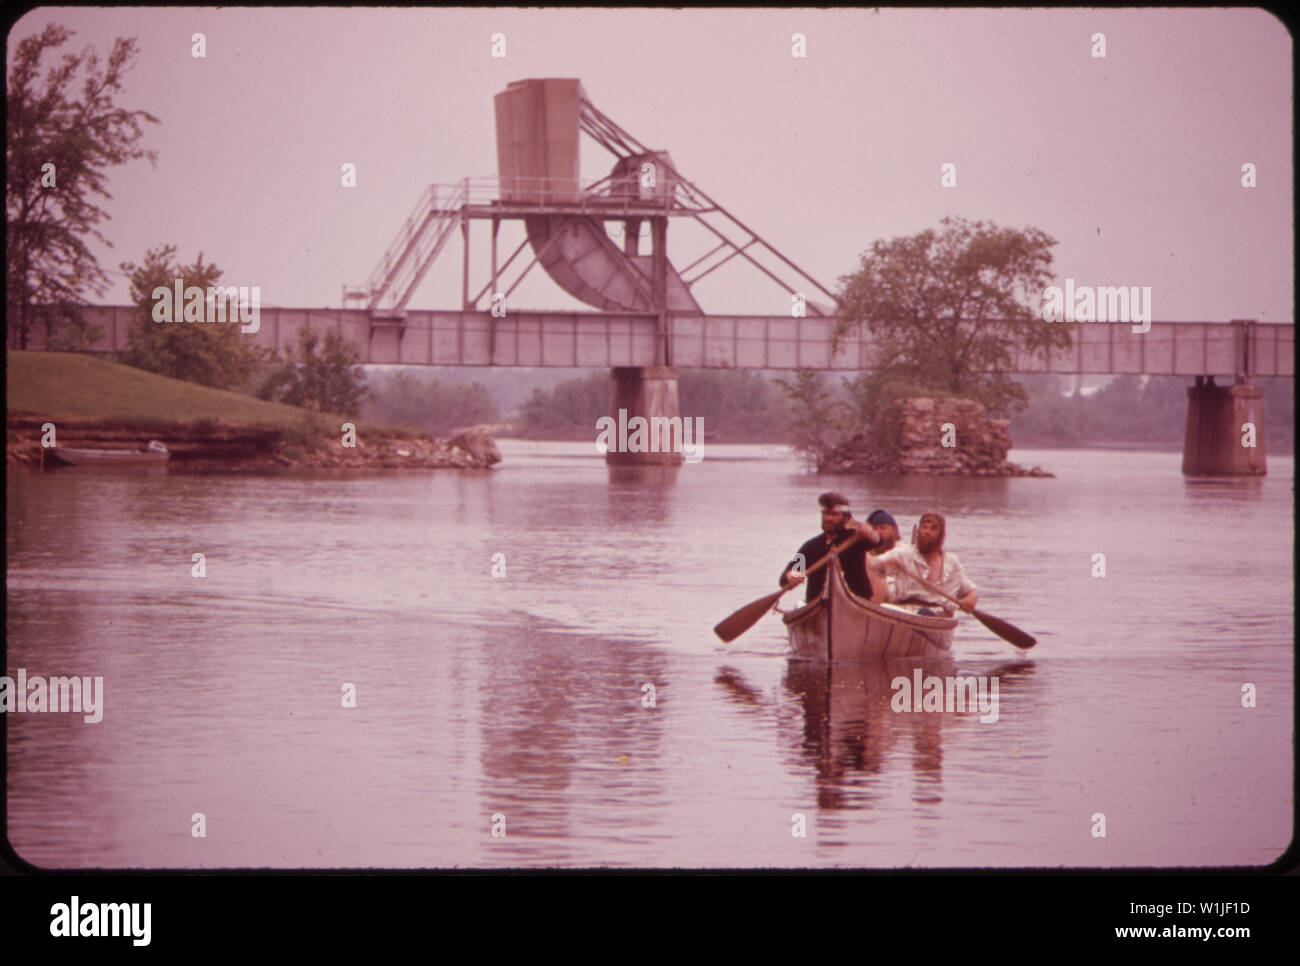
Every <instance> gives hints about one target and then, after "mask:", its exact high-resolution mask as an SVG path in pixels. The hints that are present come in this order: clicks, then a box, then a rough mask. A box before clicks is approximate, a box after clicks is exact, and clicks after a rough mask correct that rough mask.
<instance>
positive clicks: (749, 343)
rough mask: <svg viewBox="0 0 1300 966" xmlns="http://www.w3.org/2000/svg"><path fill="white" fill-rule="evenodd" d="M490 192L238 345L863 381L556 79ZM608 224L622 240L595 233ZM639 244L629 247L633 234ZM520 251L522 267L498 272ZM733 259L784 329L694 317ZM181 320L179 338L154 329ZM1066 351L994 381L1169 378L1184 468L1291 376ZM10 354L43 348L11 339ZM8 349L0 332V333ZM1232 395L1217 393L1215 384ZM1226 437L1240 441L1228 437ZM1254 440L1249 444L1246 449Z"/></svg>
mask: <svg viewBox="0 0 1300 966" xmlns="http://www.w3.org/2000/svg"><path fill="white" fill-rule="evenodd" d="M494 107H495V114H496V140H497V160H498V174H499V177H498V178H493V179H470V178H466V179H462V180H461V181H459V182H456V183H455V184H450V185H447V184H433V185H430V186H429V187H428V188H426V189H425V191H424V192H423V193H422V194H421V197H420V199H419V201H418V202H417V204H416V206H415V209H414V210H413V211H412V212H411V214H410V216H409V217H408V218H407V219H406V221H405V222H404V223H403V225H402V226H401V228H400V229H399V230H398V232H397V235H396V237H395V238H394V240H393V242H392V243H391V244H390V245H389V247H388V249H387V251H386V252H385V253H384V254H383V256H382V257H381V258H380V260H379V262H378V263H377V264H376V266H375V268H374V270H373V271H372V272H371V274H370V277H369V279H368V280H367V282H366V284H365V285H362V286H356V287H348V286H345V287H344V290H343V299H342V302H343V307H341V308H337V309H335V308H327V309H308V308H287V307H273V306H260V307H259V309H258V311H257V322H256V329H255V330H254V327H253V325H252V324H249V325H248V326H246V327H245V330H246V334H245V335H244V336H243V338H246V339H249V340H250V341H252V342H254V343H255V344H258V345H263V346H267V347H271V348H276V349H280V348H286V347H289V346H292V345H294V344H296V342H297V336H298V332H299V331H301V330H302V329H304V328H307V329H312V330H317V331H320V330H328V329H332V330H334V331H337V332H338V333H340V334H341V335H342V336H344V337H345V338H347V339H348V340H350V341H351V342H353V343H354V344H355V345H356V346H357V347H358V349H359V351H360V358H361V360H362V361H363V362H365V363H369V364H401V365H427V366H557V367H566V368H569V367H609V368H610V369H611V370H613V375H614V379H613V397H614V398H613V402H612V404H611V410H612V411H614V412H618V411H619V410H620V409H626V410H627V411H628V412H629V413H630V414H633V415H642V416H647V417H649V416H666V417H669V418H671V417H675V416H678V415H679V408H678V402H677V377H676V368H677V367H683V366H685V367H699V368H753V369H796V368H811V369H822V370H832V371H846V372H852V371H860V370H864V369H870V368H871V367H872V365H873V362H872V360H873V345H872V342H871V337H870V334H869V333H868V332H861V331H860V332H857V333H854V334H851V335H849V336H848V337H847V338H845V339H843V340H842V341H841V342H840V343H839V344H838V345H836V344H834V343H833V341H832V337H831V336H832V332H833V331H834V328H835V324H836V322H837V318H836V312H837V311H838V309H839V302H838V298H837V296H836V295H835V293H833V292H832V291H830V290H829V289H827V288H826V287H825V286H823V285H822V284H821V283H820V282H818V281H817V280H816V279H815V278H814V277H813V276H811V275H810V274H809V273H808V272H806V271H804V270H803V269H802V268H800V267H799V266H798V265H796V264H795V263H794V262H793V261H791V260H790V259H789V258H787V257H786V256H785V255H783V254H782V253H781V252H780V251H778V250H777V249H776V248H775V247H774V246H773V245H771V244H770V243H769V242H768V241H767V240H766V239H764V238H762V237H761V236H760V235H759V234H758V233H757V232H755V231H754V230H753V229H751V228H749V227H748V226H747V225H746V224H744V223H743V222H741V221H740V220H739V219H738V218H737V217H735V216H734V215H733V214H732V213H731V212H729V211H727V210H726V209H725V208H724V207H723V206H722V205H721V204H720V203H719V202H717V201H716V200H715V199H714V198H712V197H710V196H709V195H708V194H707V193H706V192H705V191H704V190H703V189H702V188H700V187H699V186H698V185H696V184H694V183H692V182H691V181H690V180H689V179H687V178H686V177H685V176H684V175H683V174H682V173H681V171H680V170H678V168H677V167H676V166H675V165H674V164H673V162H672V158H671V157H670V155H669V154H668V152H667V151H659V150H652V149H650V148H648V147H647V146H646V145H645V144H643V143H642V142H640V141H639V140H637V139H636V138H635V137H633V136H632V135H631V134H630V133H629V132H628V131H626V130H625V129H624V128H622V127H621V126H619V125H618V124H617V123H616V122H615V121H614V120H613V119H612V118H610V117H608V116H607V115H605V114H604V113H602V112H601V111H600V110H599V109H597V108H596V106H595V105H594V104H593V103H592V101H591V100H590V98H589V97H588V96H587V94H586V92H585V91H584V90H583V87H582V85H581V83H580V82H579V81H578V80H576V79H573V78H548V79H541V80H525V81H516V82H514V83H511V84H510V85H508V86H507V88H506V90H504V91H502V92H501V93H499V94H497V95H496V96H495V98H494ZM584 134H585V135H587V136H588V137H589V138H591V139H592V140H594V141H595V142H596V143H597V144H599V145H600V146H601V147H602V148H604V149H606V150H607V151H609V152H610V153H611V154H613V155H614V157H615V163H614V165H613V169H612V170H611V171H610V173H609V174H608V175H606V176H605V177H603V178H600V179H599V180H597V181H594V182H590V183H585V184H584V183H583V182H582V180H581V178H580V172H579V163H578V160H579V141H580V135H584ZM670 220H678V221H681V222H685V223H688V224H690V225H692V226H694V227H695V228H696V229H697V230H699V229H702V230H703V231H704V232H705V234H706V237H707V238H708V239H709V241H710V242H711V243H712V247H711V248H709V250H708V251H706V252H704V253H703V254H701V255H700V256H699V257H697V258H695V259H693V260H692V261H691V262H690V263H689V264H687V265H685V266H683V267H681V268H678V267H677V265H676V264H675V263H674V262H673V261H672V260H671V259H670V258H669V256H668V250H667V236H668V225H669V222H670ZM506 221H518V222H521V223H522V224H523V226H524V236H525V237H524V239H523V241H521V242H520V243H519V245H518V246H517V247H516V248H515V249H514V251H513V252H512V253H511V254H510V255H509V257H508V258H506V259H505V260H504V262H503V261H502V260H501V258H500V252H499V250H498V249H499V235H500V228H501V225H502V223H503V222H506ZM475 222H486V223H488V224H489V225H490V250H489V252H488V253H487V254H488V257H487V262H488V274H487V277H486V279H484V280H482V282H481V284H475V285H472V284H471V271H470V266H471V259H470V253H471V225H472V224H473V223H475ZM611 224H612V225H614V226H616V227H618V228H621V232H620V237H621V239H622V244H621V245H620V244H619V243H618V242H617V241H616V240H615V238H614V237H612V236H611V233H610V232H609V231H608V230H607V226H610V225H611ZM643 225H646V226H648V227H649V229H650V234H649V238H648V241H649V243H650V245H649V249H650V250H649V251H648V252H642V251H641V250H640V244H641V241H642V237H641V228H642V226H643ZM457 232H459V234H460V236H461V241H462V245H461V249H462V252H463V258H462V265H461V289H462V291H461V305H460V307H459V308H458V309H455V310H418V309H410V308H409V307H408V306H409V303H410V301H411V298H412V296H413V295H414V293H415V292H416V290H417V289H418V288H419V286H420V284H421V282H422V281H423V280H424V278H425V277H426V275H427V274H428V272H429V270H430V269H431V268H432V266H433V265H434V263H435V262H436V261H437V259H438V258H439V256H440V255H441V254H442V253H443V251H444V250H445V249H446V248H447V245H448V242H449V241H450V239H451V238H453V237H454V236H455V234H457ZM525 248H530V249H531V252H532V257H531V259H528V260H526V262H525V263H523V264H522V265H521V266H515V262H516V259H517V258H518V256H519V255H520V254H522V252H523V251H524V249H525ZM735 259H739V260H740V261H739V262H738V264H747V265H748V266H749V267H750V268H752V269H754V270H756V271H758V272H759V273H761V274H762V275H763V276H765V277H766V278H767V279H768V280H769V281H770V282H773V283H775V284H776V285H777V286H779V287H780V288H781V289H783V290H784V291H785V293H786V295H787V296H788V297H789V299H790V304H791V306H792V308H791V311H790V313H789V314H786V315H762V316H755V315H728V314H715V313H706V312H705V311H704V310H703V309H702V308H701V307H700V305H699V303H698V301H697V300H696V298H695V296H694V294H693V292H692V289H693V287H694V286H695V284H696V283H698V282H699V281H700V280H701V279H703V278H705V277H707V276H708V275H710V274H712V273H713V272H715V271H716V270H718V269H720V268H722V267H723V266H724V265H726V264H728V263H729V262H732V261H733V260H735ZM539 264H540V265H541V266H542V269H543V271H544V272H545V273H546V274H547V275H548V276H549V277H550V278H551V280H552V281H554V282H555V283H556V284H557V285H558V286H559V287H560V288H561V289H563V290H564V291H565V292H567V293H568V294H569V295H571V296H573V297H574V298H575V299H577V300H578V301H579V302H581V303H583V304H585V305H588V306H590V307H591V308H592V309H594V310H595V311H580V312H556V311H538V310H533V309H529V308H527V307H522V306H518V305H515V304H514V303H513V302H512V301H511V296H512V295H513V293H514V292H515V291H516V289H517V288H518V286H519V284H520V283H521V282H522V281H523V279H524V278H525V277H526V276H527V275H528V273H529V272H530V271H531V270H532V268H533V267H534V266H536V265H539ZM82 311H83V316H84V319H85V321H86V322H89V323H92V324H95V325H99V326H101V327H102V329H103V333H104V334H103V338H101V339H100V340H99V341H98V342H97V343H95V344H94V345H93V346H91V350H92V351H102V352H110V351H117V350H120V349H123V348H125V346H126V333H127V329H128V327H129V325H130V323H131V319H132V318H133V317H134V315H135V313H136V312H137V311H138V310H137V309H136V308H134V307H132V306H88V307H85V308H84V309H83V310H82ZM166 324H185V323H166ZM1043 324H1045V325H1047V324H1052V325H1067V326H1069V327H1070V329H1071V332H1072V334H1073V336H1074V339H1073V345H1072V346H1071V347H1070V348H1069V349H1063V350H1057V351H1053V352H1051V353H1049V354H1046V355H1036V354H1031V353H1026V352H1021V353H1019V354H1017V355H1016V356H1015V358H1014V360H1013V364H1012V366H1011V367H1010V369H1009V371H1011V372H1015V373H1023V374H1030V373H1060V374H1068V375H1083V374H1098V375H1114V374H1125V373H1130V374H1142V375H1184V376H1192V377H1195V379H1196V385H1195V386H1193V387H1192V388H1190V389H1189V413H1188V437H1187V439H1188V442H1187V448H1186V449H1185V453H1184V466H1183V468H1184V471H1185V472H1188V473H1232V474H1238V473H1248V474H1262V473H1263V472H1264V455H1263V449H1262V446H1259V447H1252V448H1250V449H1249V451H1248V452H1246V453H1243V452H1242V450H1243V449H1244V447H1242V446H1239V445H1236V443H1235V441H1236V440H1237V438H1238V434H1239V433H1240V429H1239V427H1240V426H1241V425H1242V423H1243V422H1253V423H1254V424H1255V425H1256V427H1258V426H1259V419H1260V416H1261V414H1260V412H1259V391H1258V389H1257V388H1256V387H1254V385H1253V383H1252V380H1253V379H1254V378H1256V377H1261V376H1290V377H1293V376H1294V342H1295V334H1294V325H1291V324H1284V325H1279V324H1258V323H1256V322H1254V321H1248V320H1240V321H1233V322H1231V323H1214V322H1173V321H1164V322H1152V323H1151V324H1150V328H1149V330H1148V331H1146V332H1134V331H1133V326H1132V325H1130V324H1128V323H1115V322H1109V323H1103V322H1087V323H1070V322H1053V323H1047V322H1044V323H1043ZM24 341H25V344H26V347H27V348H43V344H42V343H41V339H40V336H39V333H37V332H32V333H28V335H27V338H26V339H25V340H24ZM9 343H10V345H11V346H12V345H14V344H15V339H14V334H13V332H12V331H11V332H10V336H9ZM1216 377H1223V378H1228V379H1231V380H1232V381H1233V385H1230V386H1217V385H1215V384H1214V378H1216ZM1234 427H1238V428H1234ZM1260 435H1261V437H1262V434H1260ZM607 459H608V460H609V461H610V462H611V463H619V462H680V461H681V454H680V453H653V454H627V453H614V452H610V453H608V454H607Z"/></svg>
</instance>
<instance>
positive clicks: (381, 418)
mask: <svg viewBox="0 0 1300 966" xmlns="http://www.w3.org/2000/svg"><path fill="white" fill-rule="evenodd" d="M363 415H364V416H365V418H368V419H373V420H375V421H377V422H383V423H392V424H402V423H408V424H410V425H412V426H415V427H416V428H418V429H422V430H424V431H426V432H429V433H433V434H435V435H438V436H442V435H445V434H449V433H451V432H453V431H455V430H457V429H463V428H465V427H468V426H475V425H479V424H482V423H495V422H497V421H498V420H499V419H500V418H501V414H500V412H498V410H497V407H496V404H495V403H493V401H492V395H491V393H489V392H488V390H487V387H486V386H483V385H481V384H479V383H477V382H474V383H471V384H469V385H467V386H464V385H444V384H442V383H440V382H437V381H430V380H426V379H424V378H417V377H416V376H414V375H412V374H411V373H410V372H397V373H394V374H392V375H390V376H388V377H387V378H386V379H384V380H383V381H382V382H381V383H380V384H379V386H378V387H377V388H376V389H375V390H374V391H373V392H372V394H371V396H370V399H369V401H368V404H367V406H366V412H365V413H364V414H363Z"/></svg>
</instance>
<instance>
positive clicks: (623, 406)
mask: <svg viewBox="0 0 1300 966" xmlns="http://www.w3.org/2000/svg"><path fill="white" fill-rule="evenodd" d="M610 374H611V376H612V380H613V386H612V388H613V392H612V393H611V396H612V402H611V403H610V416H611V417H612V418H613V420H614V424H615V426H616V427H617V430H616V435H615V436H614V438H613V439H611V440H610V446H609V449H608V450H606V452H605V463H606V464H607V465H609V466H643V465H646V464H650V465H656V466H680V465H681V463H682V461H683V457H682V452H681V445H680V435H679V432H680V426H681V418H680V417H681V409H680V407H679V406H678V402H677V370H676V369H674V368H672V367H671V366H615V367H614V368H613V369H612V370H611V373H610ZM637 416H640V417H642V418H643V419H645V421H646V426H647V429H646V430H645V432H644V433H643V434H642V436H641V441H638V440H636V439H635V434H634V429H635V426H636V424H634V423H632V420H633V419H634V418H635V417H637ZM655 417H660V418H661V419H662V418H667V419H670V420H673V422H674V423H675V424H676V425H677V427H678V432H675V433H673V434H672V435H673V439H674V440H676V442H677V445H676V447H675V448H670V446H671V443H670V442H669V440H667V439H661V438H660V434H658V433H653V432H651V430H650V428H649V427H653V426H654V425H655V424H654V423H652V422H651V420H652V419H653V418H655ZM620 440H623V441H627V442H631V443H632V444H633V445H632V446H630V447H628V448H624V447H623V446H621V445H619V443H620ZM642 441H643V442H642ZM638 444H640V445H638ZM650 447H654V450H650ZM634 450H635V451H634Z"/></svg>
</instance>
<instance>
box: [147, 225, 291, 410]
mask: <svg viewBox="0 0 1300 966" xmlns="http://www.w3.org/2000/svg"><path fill="white" fill-rule="evenodd" d="M121 269H122V271H123V272H125V273H126V274H127V276H128V277H129V278H130V279H131V301H132V302H134V303H135V305H136V309H137V312H136V317H135V318H134V319H133V320H132V322H131V325H130V327H129V328H128V329H127V334H126V338H127V349H126V351H125V352H124V353H123V354H122V361H123V362H125V363H126V364H127V365H129V366H135V367H136V368H137V369H145V370H148V371H149V372H156V373H158V374H159V375H161V376H170V377H171V378H173V379H184V380H186V381H187V382H197V383H200V384H201V385H204V386H212V387H214V388H216V389H230V390H234V391H243V390H244V389H245V388H246V387H247V386H248V383H249V379H250V377H251V376H252V374H253V372H254V371H255V369H256V367H257V365H258V363H260V362H262V361H264V360H265V359H266V358H267V352H266V350H265V349H261V348H259V347H257V346H254V345H252V344H250V343H249V342H248V341H246V340H245V339H243V338H242V337H241V336H242V333H241V332H240V326H239V325H237V324H233V323H232V322H184V321H175V322H158V321H155V319H154V309H155V301H154V291H155V290H156V289H159V288H162V289H165V290H166V291H167V292H168V293H169V294H170V293H171V292H172V290H173V286H174V285H175V282H176V279H178V278H179V279H181V280H182V281H183V283H184V286H185V288H187V289H188V288H190V287H198V288H201V289H203V291H204V292H206V291H207V290H208V289H209V287H215V286H216V284H217V280H218V279H220V278H221V269H219V268H218V267H217V266H216V265H214V264H212V263H211V262H209V263H207V264H204V261H203V253H202V252H199V255H198V258H196V259H195V260H194V264H192V265H181V264H180V263H179V262H178V261H177V260H176V246H175V245H163V246H160V247H158V248H151V249H150V250H149V251H148V252H146V253H145V257H144V261H143V262H141V263H140V264H139V265H137V264H135V263H134V262H123V263H122V265H121ZM175 311H176V312H177V314H178V316H179V313H180V308H179V307H176V309H175ZM229 317H230V318H232V319H236V320H237V314H236V312H235V309H234V307H233V306H231V307H230V313H229Z"/></svg>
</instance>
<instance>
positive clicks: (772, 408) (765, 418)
mask: <svg viewBox="0 0 1300 966" xmlns="http://www.w3.org/2000/svg"><path fill="white" fill-rule="evenodd" d="M612 393H613V390H612V386H611V379H610V374H609V371H608V370H604V369H602V370H598V371H596V372H592V373H591V374H589V375H587V376H583V377H581V378H577V379H568V380H566V381H564V382H562V383H560V384H559V385H557V386H555V387H553V388H551V389H549V390H546V389H534V390H533V392H532V395H530V396H529V397H528V399H527V401H525V402H524V404H523V405H522V406H521V407H520V409H519V419H518V425H519V429H520V431H521V432H522V433H523V434H524V435H526V436H531V437H536V438H546V437H547V436H551V437H555V438H561V439H568V438H574V437H586V436H592V435H593V434H594V433H595V426H596V420H598V419H600V418H601V417H602V416H609V415H610V400H611V398H612ZM677 399H678V408H679V410H680V412H681V415H682V416H684V417H690V418H695V417H697V416H699V417H702V418H703V419H704V432H705V433H706V434H707V437H708V438H709V439H710V440H713V441H716V442H730V443H754V442H784V439H785V431H786V423H787V409H788V407H787V406H786V404H785V402H784V400H783V399H782V396H781V393H780V391H779V390H778V389H777V387H776V385H775V384H773V383H772V381H771V380H770V379H765V378H764V377H763V376H761V375H759V374H758V373H756V372H749V371H741V370H735V369H682V370H679V372H678V374H677Z"/></svg>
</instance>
